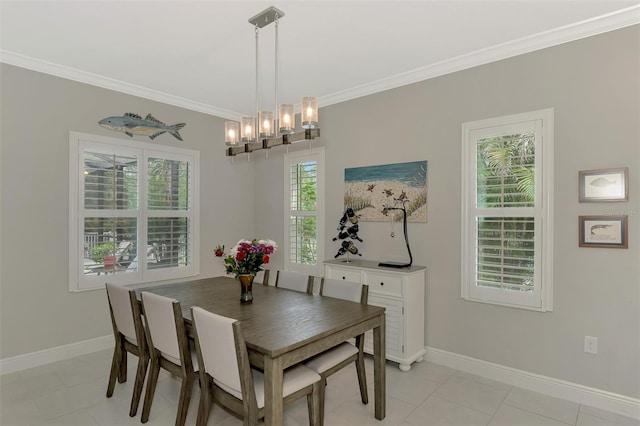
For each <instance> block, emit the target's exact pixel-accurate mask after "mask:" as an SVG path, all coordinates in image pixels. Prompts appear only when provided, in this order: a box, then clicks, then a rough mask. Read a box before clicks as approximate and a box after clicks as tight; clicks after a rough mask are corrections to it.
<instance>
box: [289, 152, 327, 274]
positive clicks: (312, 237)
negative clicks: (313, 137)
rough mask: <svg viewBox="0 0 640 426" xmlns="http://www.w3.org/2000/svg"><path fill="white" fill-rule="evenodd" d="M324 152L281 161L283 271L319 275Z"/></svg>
mask: <svg viewBox="0 0 640 426" xmlns="http://www.w3.org/2000/svg"><path fill="white" fill-rule="evenodd" d="M323 168H324V149H323V148H320V149H312V150H305V151H301V152H296V153H291V154H289V155H287V157H286V159H285V173H284V175H285V226H284V228H285V241H284V246H285V252H284V253H285V262H284V263H285V269H286V270H290V271H298V272H303V273H308V274H313V275H322V261H323V244H322V238H323V235H324V233H323V225H324V215H323V211H324V208H323V206H324V200H323V196H324V190H323V179H324V169H323Z"/></svg>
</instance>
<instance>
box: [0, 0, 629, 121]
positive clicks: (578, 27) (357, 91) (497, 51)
mask: <svg viewBox="0 0 640 426" xmlns="http://www.w3.org/2000/svg"><path fill="white" fill-rule="evenodd" d="M636 24H640V5H636V6H632V7H629V8H626V9H621V10H618V11H615V12H612V13H609V14H606V15H602V16H598V17H595V18H591V19H588V20H585V21H582V22H577V23H575V24H571V25H567V26H564V27H560V28H557V29H553V30H550V31H545V32H542V33H539V34H535V35H532V36H528V37H523V38H520V39H516V40H512V41H509V42H506V43H502V44H499V45H496V46H493V47H489V48H486V49H482V50H478V51H476V52H472V53H469V54H466V55H461V56H458V57H456V58H452V59H449V60H446V61H442V62H439V63H436V64H433V65H429V66H426V67H421V68H417V69H415V70H411V71H408V72H405V73H401V74H397V75H395V76H391V77H388V78H384V79H380V80H377V81H374V82H371V83H367V84H363V85H360V86H356V87H352V88H349V89H347V90H343V91H339V92H335V93H332V94H330V95H325V96H321V97H319V98H318V103H319V105H320V106H321V107H323V106H328V105H333V104H337V103H340V102H345V101H348V100H351V99H356V98H359V97H362V96H367V95H371V94H374V93H378V92H382V91H384V90H389V89H394V88H397V87H400V86H406V85H408V84H412V83H416V82H419V81H423V80H428V79H430V78H434V77H439V76H442V75H445V74H450V73H453V72H457V71H462V70H465V69H469V68H472V67H476V66H479V65H484V64H487V63H490V62H495V61H498V60H501V59H506V58H510V57H513V56H517V55H522V54H524V53H529V52H533V51H535V50H540V49H545V48H548V47H552V46H556V45H558V44H562V43H567V42H571V41H575V40H579V39H582V38H585V37H590V36H594V35H597V34H602V33H605V32H608V31H613V30H617V29H620V28H624V27H628V26H631V25H636ZM0 62H4V63H6V64H9V65H14V66H17V67H21V68H26V69H29V70H32V71H37V72H42V73H45V74H50V75H53V76H56V77H62V78H65V79H68V80H73V81H77V82H79V83H85V84H90V85H92V86H97V87H101V88H104V89H108V90H114V91H116V92H121V93H125V94H128V95H133V96H139V97H141V98H145V99H149V100H152V101H157V102H161V103H165V104H169V105H173V106H177V107H181V108H185V109H189V110H192V111H197V112H202V113H205V114H210V115H214V116H217V117H221V118H225V119H229V120H236V121H240V117H242V116H243V114H242V113H238V112H234V111H229V110H226V109H223V108H218V107H215V106H213V105H208V104H204V103H201V102H197V101H193V100H190V99H186V98H182V97H179V96H175V95H171V94H168V93H164V92H159V91H157V90H153V89H149V88H147V87H143V86H138V85H135V84H130V83H126V82H124V81H120V80H116V79H112V78H109V77H105V76H102V75H100V74H94V73H90V72H86V71H82V70H79V69H76V68H71V67H67V66H64V65H59V64H56V63H53V62H48V61H44V60H41V59H37V58H33V57H29V56H25V55H22V54H19V53H15V52H11V51H7V50H1V49H0Z"/></svg>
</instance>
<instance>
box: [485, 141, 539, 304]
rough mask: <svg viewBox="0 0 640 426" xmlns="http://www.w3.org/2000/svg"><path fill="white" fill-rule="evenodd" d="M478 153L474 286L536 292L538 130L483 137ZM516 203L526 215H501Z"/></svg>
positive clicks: (509, 212)
mask: <svg viewBox="0 0 640 426" xmlns="http://www.w3.org/2000/svg"><path fill="white" fill-rule="evenodd" d="M476 152H477V162H476V232H475V243H476V268H475V273H476V285H478V286H484V287H490V288H502V289H505V290H514V291H533V289H534V279H535V276H534V275H535V270H534V261H535V250H534V249H535V241H534V236H535V221H534V219H535V213H534V211H533V209H532V208H533V207H534V206H535V170H536V168H535V166H536V164H535V134H534V133H533V132H527V133H516V134H507V135H499V136H492V137H486V138H479V139H476ZM515 207H520V209H519V213H525V214H527V215H526V216H520V217H504V216H503V215H507V216H510V215H512V214H513V211H512V210H513V208H515ZM487 214H488V215H492V216H485V215H487ZM496 214H500V215H496Z"/></svg>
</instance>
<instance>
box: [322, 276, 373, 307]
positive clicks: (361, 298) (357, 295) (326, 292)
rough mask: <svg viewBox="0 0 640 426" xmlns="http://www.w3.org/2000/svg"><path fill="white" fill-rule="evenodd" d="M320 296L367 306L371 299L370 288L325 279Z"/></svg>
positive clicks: (354, 283)
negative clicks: (368, 300)
mask: <svg viewBox="0 0 640 426" xmlns="http://www.w3.org/2000/svg"><path fill="white" fill-rule="evenodd" d="M320 295H321V296H328V297H333V298H336V299H342V300H349V301H351V302H360V303H363V304H365V305H366V304H367V299H368V298H369V286H368V285H366V284H361V283H357V282H353V281H345V280H335V279H332V278H323V279H322V281H321V282H320Z"/></svg>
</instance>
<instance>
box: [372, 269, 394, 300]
mask: <svg viewBox="0 0 640 426" xmlns="http://www.w3.org/2000/svg"><path fill="white" fill-rule="evenodd" d="M365 283H366V284H368V285H369V293H377V294H386V295H390V296H397V297H402V277H395V276H391V275H384V274H376V273H369V272H367V273H366V275H365Z"/></svg>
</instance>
